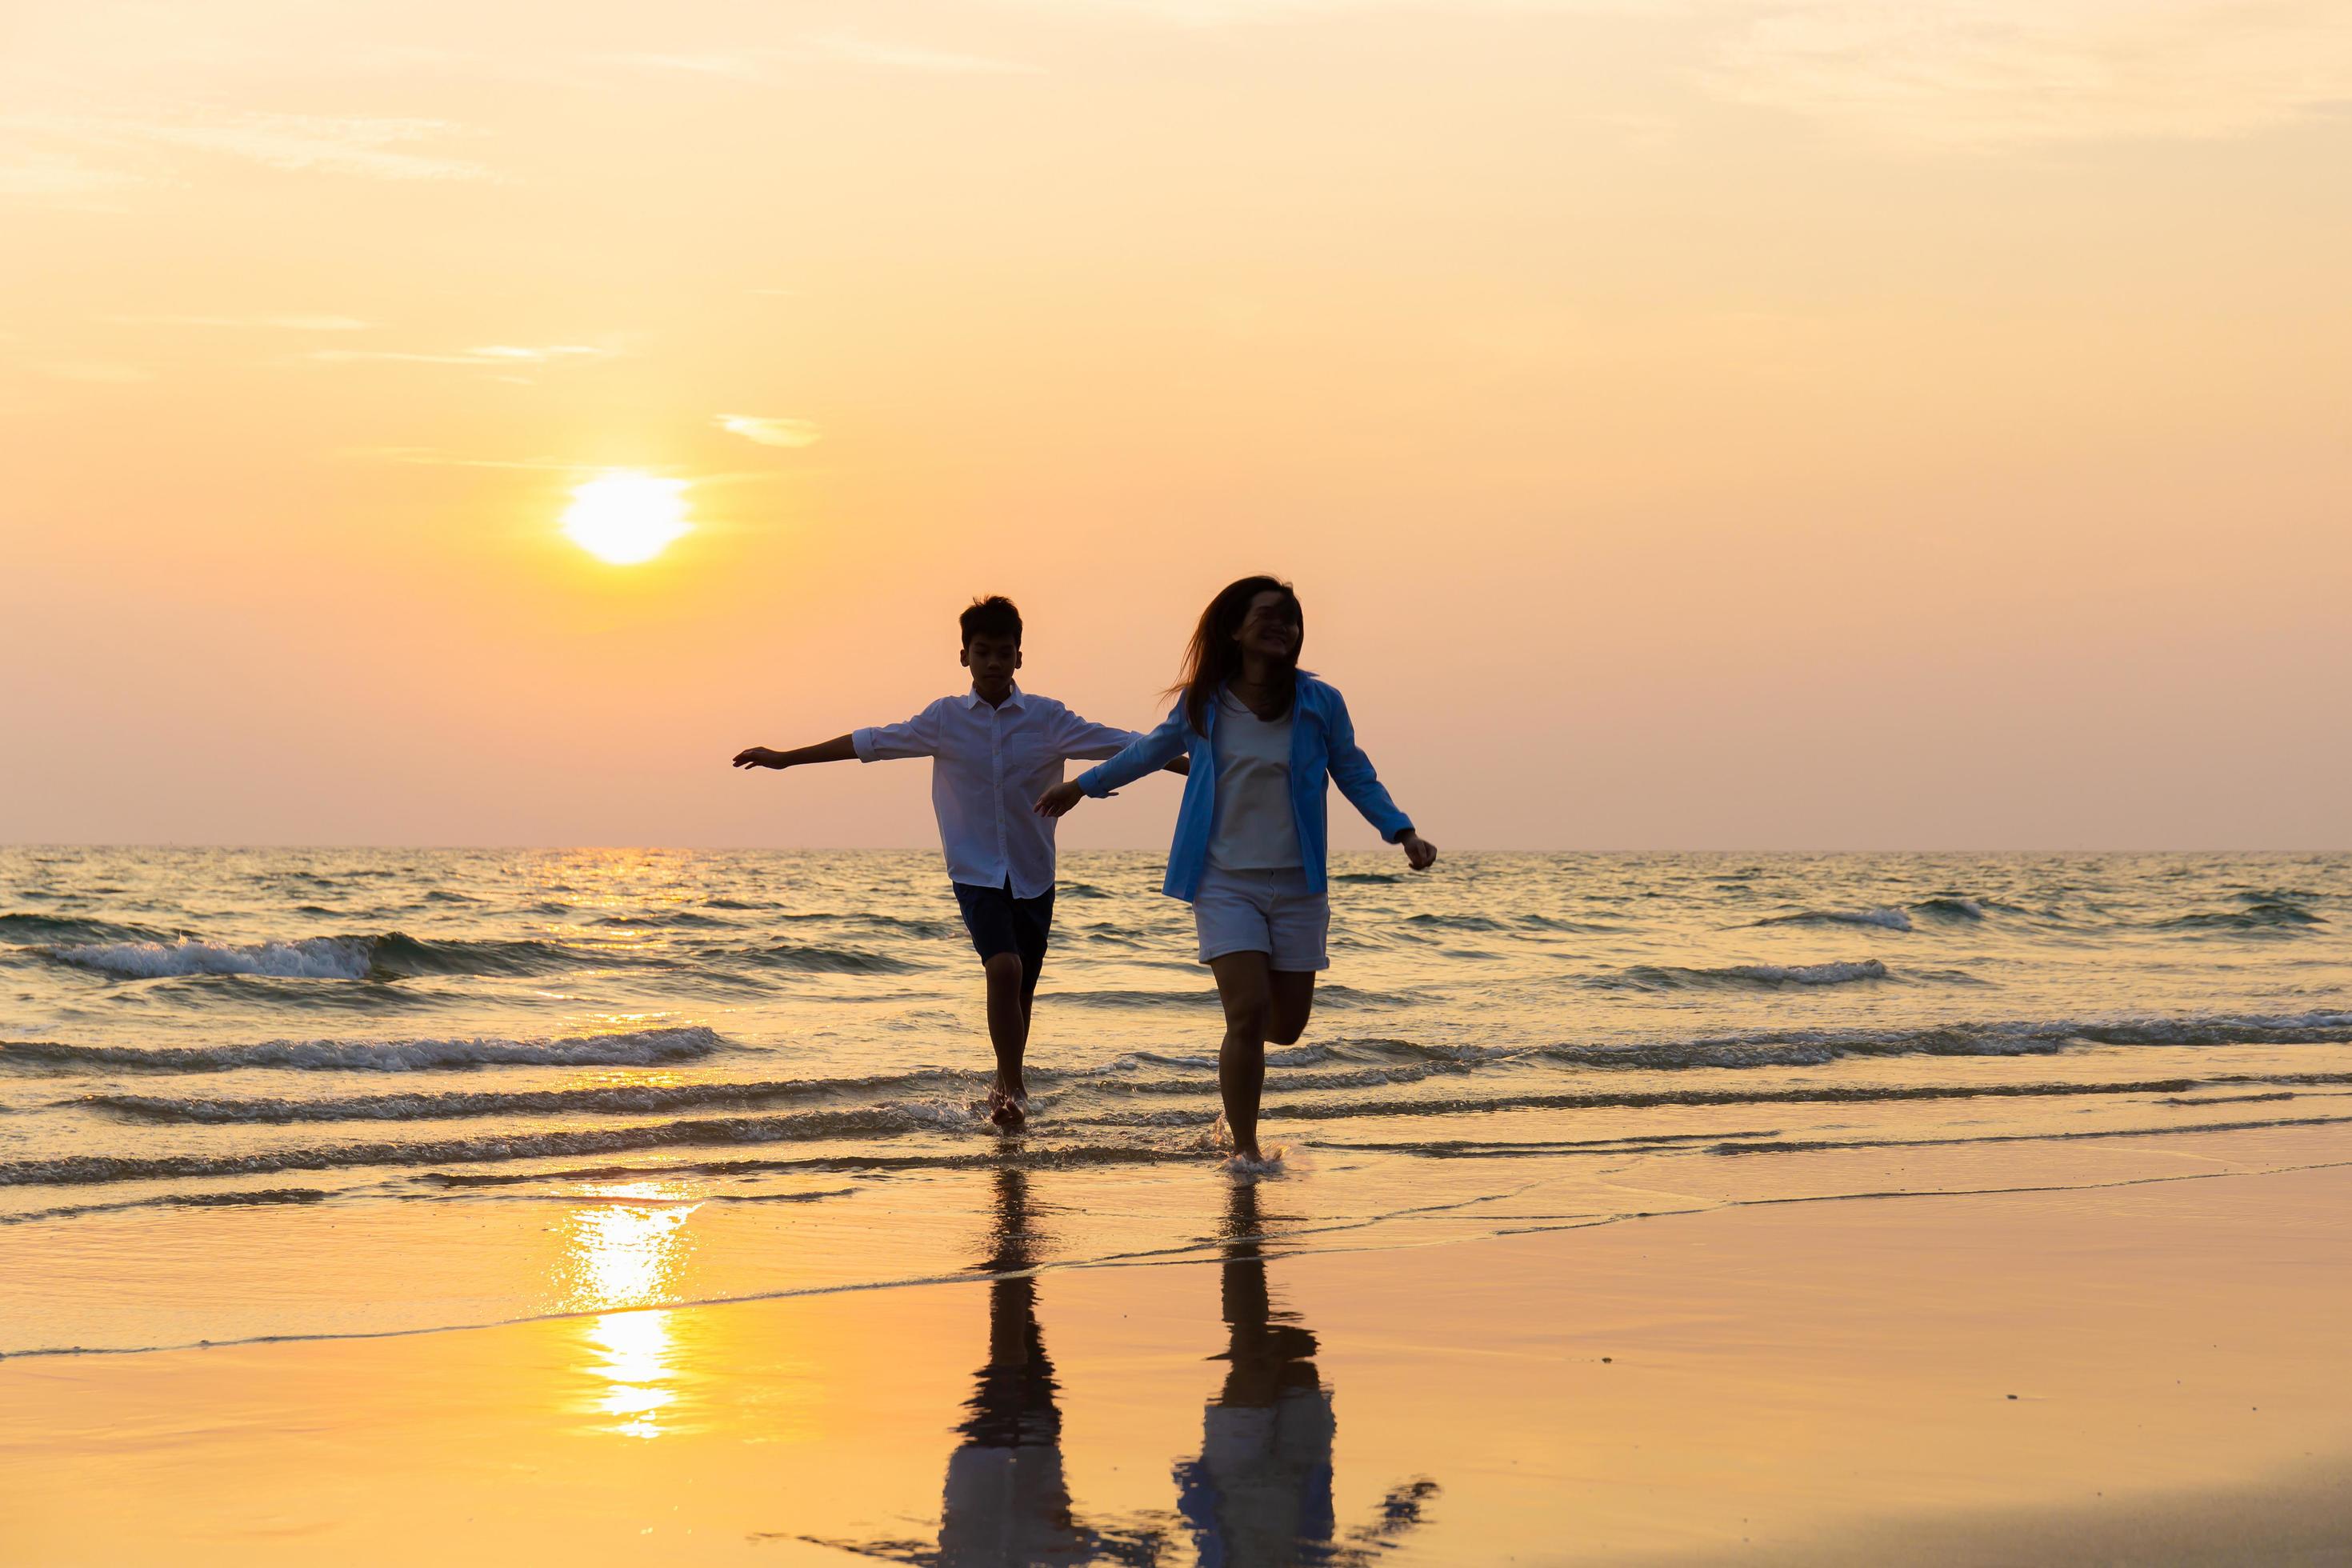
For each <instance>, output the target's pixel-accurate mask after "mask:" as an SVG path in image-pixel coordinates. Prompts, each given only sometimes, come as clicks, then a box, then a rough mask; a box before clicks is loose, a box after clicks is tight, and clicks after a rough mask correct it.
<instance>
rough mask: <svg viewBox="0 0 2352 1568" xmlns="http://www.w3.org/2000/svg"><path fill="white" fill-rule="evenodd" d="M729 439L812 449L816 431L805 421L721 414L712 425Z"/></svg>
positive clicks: (766, 445) (815, 428)
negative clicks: (735, 437) (736, 438)
mask: <svg viewBox="0 0 2352 1568" xmlns="http://www.w3.org/2000/svg"><path fill="white" fill-rule="evenodd" d="M713 423H715V424H716V425H717V426H719V428H720V429H721V430H724V431H726V432H727V433H728V434H729V435H730V436H740V437H743V439H745V440H746V441H757V442H758V443H759V444H760V445H761V446H762V447H811V446H814V445H815V444H816V440H817V435H818V431H817V427H816V426H814V425H813V424H811V423H810V422H809V421H808V420H805V419H781V418H774V417H770V416H763V415H757V414H721V415H719V416H717V417H716V419H715V420H714V421H713Z"/></svg>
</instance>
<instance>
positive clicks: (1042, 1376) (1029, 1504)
mask: <svg viewBox="0 0 2352 1568" xmlns="http://www.w3.org/2000/svg"><path fill="white" fill-rule="evenodd" d="M1028 1182H1029V1178H1028V1176H1027V1175H1026V1174H1025V1173H1023V1172H1020V1171H1017V1170H1012V1169H1003V1170H999V1171H998V1172H997V1173H996V1202H997V1216H996V1237H995V1252H994V1254H993V1255H992V1257H991V1258H989V1260H988V1263H987V1268H988V1269H989V1271H990V1272H991V1273H992V1274H995V1275H997V1276H998V1278H997V1279H994V1280H993V1281H992V1282H991V1283H990V1285H989V1288H988V1362H987V1364H986V1365H984V1366H982V1368H981V1369H980V1372H979V1373H978V1374H977V1376H976V1377H975V1379H974V1381H973V1386H972V1392H971V1399H970V1400H968V1401H966V1408H967V1409H968V1410H969V1411H970V1412H971V1414H970V1415H968V1416H966V1418H965V1419H964V1422H963V1425H962V1426H961V1427H960V1428H959V1430H961V1432H962V1434H963V1442H962V1444H961V1446H960V1447H958V1448H957V1449H956V1451H955V1452H954V1453H953V1454H952V1455H950V1457H949V1458H948V1481H947V1495H946V1499H945V1501H944V1505H943V1508H942V1510H941V1519H940V1551H939V1556H938V1557H937V1558H936V1559H935V1560H934V1561H936V1562H938V1563H942V1564H953V1565H955V1568H982V1564H989V1565H995V1564H1003V1565H1005V1568H1013V1565H1015V1564H1030V1563H1038V1564H1045V1563H1083V1562H1087V1561H1089V1560H1090V1559H1091V1557H1092V1552H1091V1551H1090V1549H1089V1546H1088V1543H1087V1532H1086V1531H1082V1530H1081V1529H1079V1528H1078V1527H1077V1526H1076V1524H1075V1523H1074V1522H1073V1521H1072V1520H1071V1518H1070V1489H1069V1483H1068V1482H1067V1481H1066V1480H1065V1479H1063V1476H1062V1413H1061V1411H1060V1409H1059V1408H1058V1407H1057V1406H1056V1405H1055V1400H1054V1395H1055V1383H1054V1363H1053V1362H1052V1361H1051V1360H1050V1359H1048V1358H1047V1356H1046V1354H1045V1335H1044V1334H1043V1332H1041V1331H1039V1329H1038V1327H1037V1281H1036V1279H1035V1277H1034V1276H1033V1275H1030V1274H1028V1273H1025V1272H1023V1271H1024V1270H1026V1269H1028V1268H1032V1267H1034V1264H1035V1262H1036V1258H1035V1255H1034V1237H1032V1235H1031V1231H1030V1215H1029V1187H1028Z"/></svg>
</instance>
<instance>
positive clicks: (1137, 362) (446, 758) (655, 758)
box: [0, 0, 2352, 849]
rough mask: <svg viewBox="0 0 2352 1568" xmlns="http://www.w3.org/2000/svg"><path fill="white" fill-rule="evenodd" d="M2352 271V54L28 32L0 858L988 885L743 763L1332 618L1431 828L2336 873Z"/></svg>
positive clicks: (233, 23)
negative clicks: (929, 878)
mask: <svg viewBox="0 0 2352 1568" xmlns="http://www.w3.org/2000/svg"><path fill="white" fill-rule="evenodd" d="M559 16H560V20H559ZM2347 277H2352V9H2347V7H2346V6H2345V5H2343V4H2342V3H2341V0H2271V3H2269V4H2265V5H2260V6H2251V5H2224V4H2213V3H2207V0H1899V3H1898V0H1885V3H1875V0H1659V3H1654V4H1642V3H1636V0H1556V3H1555V0H1491V3H1490V0H1447V3H1444V4H1438V3H1435V0H1426V3H1413V0H1394V3H1389V4H1375V3H1370V0H961V3H958V4H911V3H903V0H861V3H859V4H856V5H847V4H844V5H831V4H792V3H784V4H773V3H765V4H757V5H754V4H736V5H726V4H716V3H712V0H670V3H668V4H666V5H661V6H658V7H649V6H644V5H624V4H610V3H602V0H580V3H577V4H574V5H569V6H567V7H565V8H563V9H562V12H561V13H560V14H559V13H555V12H550V11H548V10H547V9H546V8H544V7H540V6H524V5H483V4H481V3H480V0H469V3H467V4H464V5H457V4H450V3H446V0H400V3H398V4H394V3H389V0H333V3H326V0H315V3H310V4H295V3H265V0H215V3H211V4H207V5H203V6H191V5H171V4H158V5H116V4H108V3H105V0H68V3H50V0H0V454H5V464H0V628H5V631H4V632H0V840H5V841H13V842H36V843H45V842H130V843H146V842H178V843H233V844H268V843H296V844H387V845H396V844H530V845H568V844H614V845H681V846H767V845H776V846H795V845H808V846H908V847H912V846H919V845H924V844H928V843H930V842H932V841H933V840H932V831H931V826H930V821H929V808H928V787H927V780H926V778H925V773H926V770H925V769H924V768H923V766H922V765H921V764H919V763H898V764H885V765H877V766H872V767H859V766H855V765H841V766H835V767H831V768H819V769H811V770H807V771H805V772H797V771H796V772H793V773H787V774H783V775H777V774H773V773H760V774H744V773H735V772H733V771H731V770H730V769H729V767H728V766H727V759H728V758H729V757H730V755H731V754H732V753H733V752H735V751H736V750H737V749H739V748H740V747H742V746H744V745H748V744H752V743H755V742H756V743H763V744H769V745H776V746H790V745H797V744H801V743H803V742H812V741H818V740H823V739H825V738H828V737H830V736H832V735H835V734H838V733H840V732H841V731H844V730H846V729H848V728H850V727H851V726H853V725H856V724H860V723H870V722H882V721H889V720H893V719H898V718H902V717H904V716H906V715H907V714H908V713H910V712H913V711H914V710H917V709H919V708H920V707H921V706H922V705H923V704H924V703H925V702H927V701H929V700H930V699H932V698H933V697H936V696H939V695H940V694H942V693H945V692H947V691H950V690H953V689H958V688H959V687H960V684H961V681H960V676H961V671H960V670H959V669H958V668H957V666H956V662H955V656H956V639H955V630H954V616H955V615H956V612H957V611H958V610H959V609H960V608H961V605H963V604H964V603H965V602H967V601H968V600H969V599H970V598H971V595H974V594H979V593H987V592H1002V593H1006V594H1009V595H1013V597H1014V598H1016V599H1017V600H1018V601H1019V602H1020V604H1021V605H1022V607H1023V609H1024V613H1025V615H1026V617H1027V621H1028V637H1027V645H1026V646H1027V666H1026V668H1025V669H1024V674H1023V679H1024V683H1025V684H1026V685H1028V686H1029V687H1030V688H1031V689H1036V690H1041V691H1045V692H1047V693H1050V694H1052V695H1054V696H1056V697H1059V698H1061V699H1063V700H1066V701H1067V702H1069V703H1070V704H1071V705H1072V706H1074V707H1076V708H1077V709H1078V710H1080V711H1082V712H1084V713H1086V714H1087V715H1088V716H1089V717H1092V718H1097V719H1099V720H1103V721H1108V722H1114V723H1122V724H1130V725H1135V726H1144V725H1148V724H1149V723H1150V721H1153V720H1154V719H1156V718H1157V717H1159V716H1160V714H1161V713H1164V711H1165V710H1166V709H1165V704H1164V702H1163V701H1162V700H1160V696H1159V693H1160V689H1161V688H1163V687H1165V686H1166V685H1167V684H1168V682H1169V681H1170V680H1171V679H1173V676H1174V673H1175V664H1176V660H1177V657H1178V654H1179V651H1180V649H1181V644H1182V642H1183V639H1184V637H1185V636H1186V634H1187V633H1188V632H1189V630H1190V628H1191V625H1192V621H1193V620H1194V619H1195V618H1196V617H1197V616H1198V615H1199V612H1200V609H1201V607H1202V605H1204V604H1205V603H1206V602H1207V600H1208V599H1209V597H1210V596H1211V595H1213V593H1214V591H1215V590H1216V589H1217V588H1218V587H1219V586H1220V585H1222V584H1223V583H1225V582H1226V581H1228V580H1230V579H1232V578H1234V577H1236V576H1240V575H1243V574H1248V573H1252V572H1259V571H1270V572H1274V573H1276V574H1281V575H1283V576H1286V577H1287V578H1290V579H1291V580H1293V581H1295V582H1296V583H1297V587H1298V591H1299V594H1300V595H1301V597H1302V599H1303V600H1304V602H1305V605H1306V608H1307V660H1306V662H1307V665H1308V666H1309V667H1311V668H1315V669H1317V670H1318V671H1319V672H1320V673H1322V674H1323V675H1324V676H1325V677H1326V678H1327V679H1330V680H1331V681H1332V682H1333V683H1334V684H1336V685H1338V686H1339V688H1340V689H1342V690H1343V691H1344V692H1345V693H1346V694H1347V696H1348V699H1349V704H1350V707H1351V708H1352V710H1353V711H1354V714H1355V717H1356V721H1357V728H1358V731H1359V734H1360V738H1361V739H1362V740H1363V741H1364V742H1365V744H1366V746H1367V748H1368V749H1369V750H1370V753H1371V755H1372V757H1373V759H1374V761H1375V762H1376V763H1378V764H1379V765H1380V767H1381V772H1382V774H1383V776H1384V777H1385V778H1386V779H1387V780H1388V781H1389V783H1390V784H1391V787H1392V789H1393V790H1394V792H1395V794H1396V795H1397V796H1398V798H1399V800H1400V801H1401V802H1402V804H1403V805H1404V806H1405V807H1406V809H1407V810H1408V811H1409V812H1410V813H1411V814H1412V816H1413V817H1414V819H1415V820H1416V822H1417V824H1418V825H1419V826H1420V827H1421V829H1422V830H1423V832H1424V833H1425V834H1426V835H1427V836H1428V837H1430V838H1431V839H1432V840H1433V841H1435V842H1436V843H1438V844H1439V845H1440V846H1441V847H1448V846H1451V847H1461V848H1465V849H1466V848H1531V849H1574V848H1591V849H1608V848H1754V849H1772V848H1824V849H1835V848H1906V847H1911V848H2113V847H2168V848H2181V849H2194V848H2212V847H2238V848H2265V847H2278V848H2320V849H2331V848H2332V849H2342V848H2346V847H2352V804H2347V803H2352V787H2347V785H2352V779H2347V773H2352V726H2347V723H2346V721H2345V716H2346V712H2347V704H2346V698H2345V693H2346V692H2347V690H2352V635H2347V613H2346V609H2345V606H2346V605H2347V602H2352V435H2348V434H2347V433H2352V289H2347V288H2346V287H2345V281H2344V280H2345V279H2347ZM615 472H621V473H633V474H637V475H643V476H649V477H653V478H656V479H666V480H670V481H674V483H673V485H672V486H671V487H670V489H669V493H672V494H674V495H676V496H677V498H678V499H679V500H681V501H682V502H683V503H684V505H685V507H686V509H687V510H686V514H685V519H684V521H686V522H687V523H688V525H689V526H688V531H686V532H685V533H683V534H682V535H681V536H680V537H678V538H677V540H676V542H673V543H671V544H670V545H669V546H668V548H667V549H666V550H664V551H663V552H661V553H660V554H659V555H657V556H656V558H654V559H653V560H651V561H649V562H646V563H642V564H636V565H614V564H610V563H605V562H604V561H602V560H599V559H597V558H595V557H593V556H592V555H590V554H588V553H586V552H584V551H583V550H582V549H581V548H580V547H579V546H578V545H576V544H575V543H573V542H572V540H571V539H570V538H568V537H567V536H566V535H565V534H564V532H563V531H562V519H563V516H564V513H565V510H566V508H567V506H568V505H569V504H570V503H571V501H572V492H573V491H574V490H575V489H578V488H579V487H580V486H582V485H583V484H586V483H589V482H591V481H593V480H594V479H596V478H597V477H598V476H600V475H605V474H610V473H615ZM1173 798H1174V790H1173V788H1172V786H1155V785H1153V784H1150V783H1146V784H1140V785H1138V786H1136V787H1135V788H1134V789H1132V790H1130V791H1129V792H1126V793H1125V794H1123V795H1121V796H1120V797H1119V798H1118V800H1115V801H1111V802H1107V803H1102V804H1099V805H1087V806H1085V807H1083V808H1081V810H1080V811H1078V812H1077V813H1076V814H1074V815H1073V816H1071V817H1070V818H1068V819H1067V820H1066V823H1065V825H1064V828H1063V841H1064V843H1065V844H1066V846H1073V847H1100V846H1122V847H1157V846H1160V845H1163V844H1164V843H1165V842H1166V838H1165V835H1166V832H1167V827H1168V824H1169V822H1170V820H1171V816H1172V807H1173ZM1338 809H1339V814H1340V815H1341V816H1345V815H1346V812H1345V807H1344V806H1340V807H1339V808H1338ZM1335 820H1336V819H1335ZM1350 820H1351V821H1352V819H1350ZM1338 842H1339V843H1340V844H1342V845H1348V846H1361V845H1368V844H1370V843H1372V842H1373V839H1372V836H1371V834H1370V830H1369V829H1367V828H1365V827H1364V826H1362V825H1361V824H1360V823H1354V824H1353V825H1352V826H1350V827H1349V828H1348V829H1346V830H1345V831H1342V832H1340V833H1339V835H1338Z"/></svg>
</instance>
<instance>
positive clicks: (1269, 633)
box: [1234, 588, 1305, 664]
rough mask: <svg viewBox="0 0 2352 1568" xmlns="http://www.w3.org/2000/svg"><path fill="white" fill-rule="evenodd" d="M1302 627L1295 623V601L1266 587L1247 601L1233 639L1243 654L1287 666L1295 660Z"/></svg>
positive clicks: (1303, 630) (1296, 617) (1301, 635)
mask: <svg viewBox="0 0 2352 1568" xmlns="http://www.w3.org/2000/svg"><path fill="white" fill-rule="evenodd" d="M1304 635H1305V628H1304V627H1302V626H1300V625H1299V624H1298V608H1297V602H1296V601H1295V600H1293V599H1292V598H1291V597H1290V596H1289V595H1286V594H1277V593H1276V592H1275V591H1274V590H1273V589H1271V588H1268V589H1266V590H1265V592H1263V593H1260V594H1258V595H1255V596H1254V597H1252V598H1251V600H1250V602H1249V608H1248V609H1247V610H1246V611H1244V613H1243V615H1242V626H1241V630H1239V631H1237V632H1235V633H1234V641H1235V642H1237V643H1239V644H1240V645H1241V648H1242V651H1243V652H1244V653H1245V654H1248V653H1255V654H1258V655H1261V656H1263V657H1264V658H1270V659H1274V660H1276V661H1277V662H1279V663H1283V664H1288V663H1290V662H1291V661H1292V660H1294V659H1296V658H1297V657H1298V644H1299V639H1300V638H1301V637H1303V636H1304Z"/></svg>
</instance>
